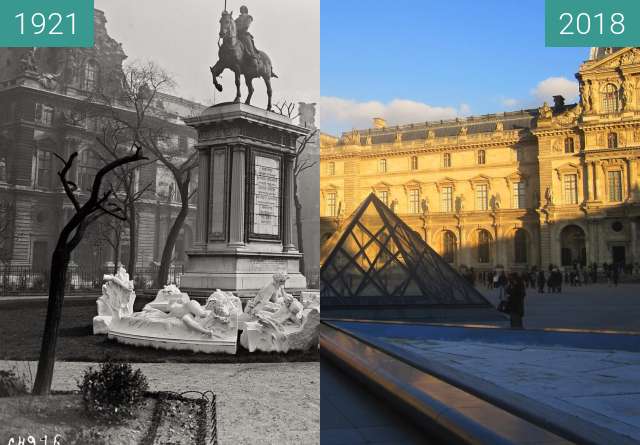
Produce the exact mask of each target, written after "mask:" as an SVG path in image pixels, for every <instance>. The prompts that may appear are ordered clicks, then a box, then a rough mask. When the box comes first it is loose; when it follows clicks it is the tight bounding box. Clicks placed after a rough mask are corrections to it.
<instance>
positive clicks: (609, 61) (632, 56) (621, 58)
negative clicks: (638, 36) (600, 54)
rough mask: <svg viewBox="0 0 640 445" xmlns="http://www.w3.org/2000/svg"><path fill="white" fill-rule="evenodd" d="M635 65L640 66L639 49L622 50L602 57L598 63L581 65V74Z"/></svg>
mask: <svg viewBox="0 0 640 445" xmlns="http://www.w3.org/2000/svg"><path fill="white" fill-rule="evenodd" d="M635 64H640V49H638V48H624V49H621V50H619V51H616V52H614V53H612V54H609V55H608V56H607V57H604V58H602V59H600V60H598V61H595V62H593V63H589V64H585V65H583V69H582V70H581V73H589V72H592V71H598V70H602V69H615V68H618V67H620V66H622V65H635Z"/></svg>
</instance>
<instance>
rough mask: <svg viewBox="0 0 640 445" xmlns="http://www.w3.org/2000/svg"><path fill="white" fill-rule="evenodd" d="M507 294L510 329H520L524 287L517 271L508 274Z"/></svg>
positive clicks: (522, 314)
mask: <svg viewBox="0 0 640 445" xmlns="http://www.w3.org/2000/svg"><path fill="white" fill-rule="evenodd" d="M506 294H507V311H508V312H509V316H510V318H511V328H512V329H522V328H523V327H524V326H523V323H522V318H523V317H524V297H525V294H526V289H525V287H524V281H522V278H521V277H520V275H518V274H517V273H515V272H513V273H511V274H509V279H508V282H507V285H506Z"/></svg>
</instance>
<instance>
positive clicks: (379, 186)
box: [371, 181, 391, 192]
mask: <svg viewBox="0 0 640 445" xmlns="http://www.w3.org/2000/svg"><path fill="white" fill-rule="evenodd" d="M371 188H372V189H373V191H374V192H375V191H376V190H389V189H390V188H391V184H389V183H388V182H384V181H380V182H378V183H377V184H374V185H373V186H371Z"/></svg>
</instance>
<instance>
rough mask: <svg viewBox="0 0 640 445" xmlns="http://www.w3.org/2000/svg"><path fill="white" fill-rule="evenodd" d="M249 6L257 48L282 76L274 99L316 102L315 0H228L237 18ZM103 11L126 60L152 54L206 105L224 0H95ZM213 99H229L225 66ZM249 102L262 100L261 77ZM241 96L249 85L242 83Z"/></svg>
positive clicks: (185, 91) (184, 91) (189, 95)
mask: <svg viewBox="0 0 640 445" xmlns="http://www.w3.org/2000/svg"><path fill="white" fill-rule="evenodd" d="M242 5H246V6H247V7H248V8H249V13H250V14H251V15H252V16H253V20H254V21H253V25H252V26H251V28H250V31H251V33H252V34H253V36H254V38H255V42H256V46H257V47H258V49H260V50H263V51H265V52H266V53H267V54H268V55H269V56H270V57H271V61H272V63H273V66H274V71H275V72H276V74H278V76H279V79H273V90H274V95H273V99H274V102H278V101H282V100H287V101H295V102H299V101H302V102H318V101H319V96H320V4H319V0H268V1H267V0H241V1H240V0H227V9H228V10H230V11H233V16H234V17H237V16H238V14H239V10H240V6H242ZM95 7H96V8H98V9H101V10H103V11H104V12H105V15H106V17H107V30H108V32H109V34H110V35H111V37H113V38H114V39H116V40H117V41H119V42H122V45H123V48H124V50H125V52H126V53H127V55H128V56H129V59H128V60H129V61H135V60H142V61H145V60H152V61H154V62H156V63H158V64H159V65H160V66H162V67H163V68H164V69H165V70H167V71H168V72H169V73H171V74H172V75H173V77H174V79H175V80H176V81H177V83H178V86H177V88H176V91H175V92H174V93H175V94H176V95H178V96H181V97H184V98H185V99H191V100H196V101H198V102H201V103H205V104H211V103H213V101H214V91H215V89H214V87H213V84H212V82H211V73H210V72H209V66H211V65H213V64H214V63H215V62H216V61H217V60H218V47H217V41H218V32H219V28H220V25H219V20H220V15H221V12H222V10H223V9H224V0H182V1H176V0H95ZM221 83H222V85H223V87H224V91H223V92H222V93H218V92H217V91H216V92H215V101H216V103H220V102H224V101H228V100H232V99H233V98H234V97H235V85H234V82H233V74H232V73H231V71H228V70H227V71H225V73H224V74H223V76H222V80H221ZM254 86H255V89H256V92H255V94H254V98H253V101H252V104H253V105H257V106H262V107H263V106H265V105H266V89H265V87H264V82H263V81H262V79H255V80H254ZM242 96H243V99H244V97H246V87H245V85H244V80H243V82H242Z"/></svg>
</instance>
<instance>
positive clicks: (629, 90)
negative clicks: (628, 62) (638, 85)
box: [622, 76, 635, 110]
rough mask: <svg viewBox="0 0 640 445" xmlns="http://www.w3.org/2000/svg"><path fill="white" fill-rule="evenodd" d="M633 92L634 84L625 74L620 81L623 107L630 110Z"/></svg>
mask: <svg viewBox="0 0 640 445" xmlns="http://www.w3.org/2000/svg"><path fill="white" fill-rule="evenodd" d="M634 93H635V85H634V82H633V80H632V79H631V77H630V76H626V77H625V78H624V81H623V82H622V98H623V100H624V109H625V110H631V109H632V108H633V98H634Z"/></svg>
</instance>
